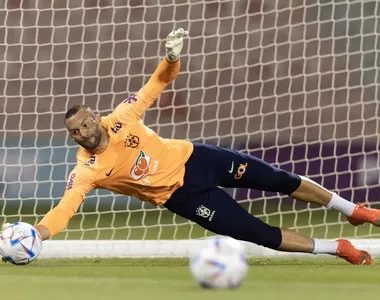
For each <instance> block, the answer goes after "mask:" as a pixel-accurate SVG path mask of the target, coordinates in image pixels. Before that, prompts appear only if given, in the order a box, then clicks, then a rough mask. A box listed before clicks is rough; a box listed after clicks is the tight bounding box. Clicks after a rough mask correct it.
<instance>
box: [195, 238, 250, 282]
mask: <svg viewBox="0 0 380 300" xmlns="http://www.w3.org/2000/svg"><path fill="white" fill-rule="evenodd" d="M190 270H191V273H192V275H193V277H194V279H195V280H196V281H197V282H198V283H199V284H200V285H201V287H203V288H219V289H232V288H237V287H238V286H240V284H241V283H242V282H243V280H244V279H245V277H246V276H247V272H248V264H247V260H246V258H245V255H244V247H243V246H242V245H241V243H240V242H238V241H237V240H235V239H232V238H230V237H214V238H211V239H210V241H209V243H208V246H207V247H205V248H203V249H201V250H200V251H198V252H197V253H196V254H195V255H194V256H193V257H191V259H190Z"/></svg>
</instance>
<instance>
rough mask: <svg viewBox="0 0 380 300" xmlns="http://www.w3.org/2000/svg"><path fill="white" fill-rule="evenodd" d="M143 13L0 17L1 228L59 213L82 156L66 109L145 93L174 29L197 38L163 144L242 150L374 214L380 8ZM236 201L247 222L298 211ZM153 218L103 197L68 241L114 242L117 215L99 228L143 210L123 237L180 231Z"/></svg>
mask: <svg viewBox="0 0 380 300" xmlns="http://www.w3.org/2000/svg"><path fill="white" fill-rule="evenodd" d="M143 2H144V3H143V4H141V3H140V1H121V0H114V1H108V0H104V1H83V3H82V2H81V1H65V2H59V1H53V2H51V1H35V2H28V1H8V2H5V3H6V4H4V2H2V3H1V4H0V5H3V7H0V16H1V18H2V19H3V20H5V21H4V25H3V26H1V27H0V41H1V42H0V70H2V75H1V76H0V87H1V90H3V93H2V95H1V96H0V98H1V99H0V122H1V123H2V124H4V126H3V129H2V130H1V131H0V134H1V136H2V139H1V141H2V142H1V145H0V174H1V175H0V176H1V182H2V183H1V185H0V191H1V194H2V197H1V198H2V199H6V200H2V203H1V205H2V206H1V207H2V215H3V216H8V217H9V216H14V217H19V216H26V217H31V218H32V217H35V215H36V213H38V214H39V216H41V214H42V213H43V212H45V211H46V209H47V208H49V207H51V206H52V205H53V204H54V203H57V201H58V200H59V199H60V196H61V195H62V193H63V191H64V188H65V183H66V175H67V174H68V172H69V170H70V169H71V168H72V167H73V166H74V164H75V153H76V149H77V147H76V146H75V145H74V144H73V143H72V142H71V141H70V140H69V138H68V137H67V134H66V132H65V129H64V126H63V118H64V113H65V111H66V109H67V108H69V107H70V106H71V105H73V104H77V103H82V104H86V105H88V106H90V107H92V108H94V109H95V110H96V111H98V112H100V113H101V114H103V115H104V114H106V113H109V112H110V111H111V110H112V109H113V108H114V107H115V106H116V105H117V104H118V103H119V102H121V101H122V100H123V99H124V98H126V97H127V96H128V95H129V94H130V93H133V92H136V91H137V90H138V89H139V88H140V87H141V86H142V85H143V84H144V83H145V82H146V80H147V79H148V78H149V75H150V74H151V73H152V72H153V71H154V69H155V66H156V65H157V63H158V62H159V59H160V58H161V57H163V55H164V47H163V43H164V42H163V41H164V39H165V37H166V35H167V34H168V33H169V32H170V31H171V30H173V29H174V28H178V27H183V28H187V29H188V30H189V31H190V38H189V39H188V40H187V41H186V42H185V47H184V50H183V53H184V55H183V58H182V69H181V73H180V75H179V77H178V79H177V80H176V81H175V83H174V84H173V85H172V87H171V88H169V89H167V90H166V91H165V92H164V93H163V95H162V96H161V98H160V99H159V101H158V102H157V103H156V104H155V105H154V106H153V107H152V108H151V109H150V111H149V112H148V113H147V114H146V116H145V118H144V120H145V124H146V125H148V126H149V127H151V128H152V129H154V130H155V131H157V132H158V133H159V134H160V135H161V136H163V137H174V138H186V139H191V140H193V141H201V142H206V143H215V144H219V145H222V146H226V147H232V148H235V149H243V150H247V151H249V152H251V153H252V154H255V155H257V156H259V157H262V158H264V159H265V160H267V161H268V162H271V163H274V164H276V165H278V166H280V167H283V168H285V169H288V170H292V171H294V172H297V173H299V174H304V175H307V176H310V177H311V178H313V179H315V180H317V181H318V182H320V183H322V184H323V185H325V186H326V187H328V188H331V189H334V190H335V191H339V192H341V194H342V195H343V196H344V197H346V198H347V199H349V200H352V201H353V200H354V199H356V200H360V201H362V200H369V201H378V200H379V199H378V194H379V188H378V183H379V174H378V153H377V148H378V142H379V139H378V132H379V118H378V116H379V105H378V83H379V76H378V67H379V56H378V51H379V47H380V44H379V41H378V34H379V31H380V25H379V22H377V19H378V16H379V13H380V12H379V11H378V6H377V5H376V1H366V2H365V3H364V4H362V3H361V1H358V2H355V3H351V4H348V3H347V2H344V1H335V2H336V3H334V4H333V3H332V2H331V1H319V2H318V5H316V4H315V3H314V1H297V0H295V1H291V2H290V3H291V4H289V3H288V1H283V2H282V1H265V3H264V2H261V1H259V0H256V1H190V2H189V1H175V3H176V5H173V3H174V2H173V1H154V0H151V1H143ZM4 5H6V6H4ZM271 197H272V198H274V197H273V195H272V196H271ZM20 199H21V201H20ZM99 199H100V200H99ZM237 199H238V200H242V201H244V200H246V199H255V202H254V206H250V204H247V205H249V207H250V209H251V211H252V212H255V210H257V211H258V212H260V211H262V208H263V206H265V209H267V211H266V213H267V214H270V211H271V209H273V212H275V211H276V210H279V209H280V210H283V211H294V209H296V208H297V207H296V206H295V204H294V203H293V202H292V201H289V203H286V201H284V202H285V203H284V202H281V207H279V204H278V203H279V202H276V201H275V200H273V202H271V203H272V204H271V205H269V207H270V206H273V208H268V207H267V206H266V201H264V200H263V199H264V198H263V194H262V193H256V192H247V191H245V190H241V191H238V192H237ZM4 201H5V202H4ZM297 205H300V206H299V207H300V208H305V206H302V204H297ZM146 208H149V209H152V207H151V206H150V205H149V204H142V203H140V202H138V201H130V199H129V198H128V197H125V196H116V197H115V196H114V195H112V194H110V193H108V192H105V191H96V192H93V193H91V194H90V196H89V197H88V200H87V201H86V205H85V207H84V208H83V209H84V210H86V211H87V214H86V218H82V217H79V219H78V220H77V223H75V222H74V223H73V224H74V225H73V226H74V227H73V228H85V227H86V222H89V225H88V226H89V227H88V228H90V227H91V226H92V227H94V224H95V225H99V224H108V225H104V226H103V227H109V229H110V230H111V227H112V226H115V224H117V220H116V219H117V218H115V214H108V216H105V217H104V218H105V220H104V221H102V220H101V219H100V218H99V216H96V212H99V211H102V210H103V211H109V210H111V209H116V210H120V211H122V212H123V214H120V215H118V217H120V220H123V219H125V218H130V215H129V216H128V211H132V210H134V211H135V213H134V214H132V216H133V217H132V218H135V220H132V221H130V222H132V223H129V224H134V223H133V222H136V224H135V225H136V226H137V227H140V228H139V230H137V229H136V230H137V231H135V232H134V233H133V234H132V235H130V233H126V232H127V231H128V230H127V229H125V230H126V231H123V234H121V235H120V236H119V237H124V236H125V235H126V236H128V237H130V238H132V237H134V238H148V237H157V235H159V236H161V237H162V235H160V234H161V233H159V232H161V231H160V230H162V228H161V229H157V230H158V231H159V232H158V231H157V232H158V233H157V232H156V231H155V229H153V228H151V229H150V230H148V231H149V232H148V231H147V230H146V229H144V228H145V227H146V226H150V225H151V226H154V224H156V223H157V222H161V224H162V223H165V220H167V223H168V224H169V223H173V219H172V217H170V216H167V217H164V218H162V212H158V213H157V214H156V213H155V212H154V211H152V212H151V213H149V215H146V214H145V213H144V211H143V209H146ZM91 211H92V212H93V214H91V213H90V212H91ZM306 213H307V214H308V215H310V213H309V212H306ZM104 215H107V214H104ZM157 216H161V219H160V218H159V217H157ZM278 217H279V215H278V214H276V215H275V218H278ZM314 217H318V213H315V214H314ZM110 218H111V219H110ZM112 218H113V219H112ZM141 218H144V221H143V223H141V222H140V221H138V220H140V219H141ZM302 218H306V219H307V217H300V220H302ZM332 218H337V216H336V215H333V217H332ZM306 219H305V220H306ZM273 221H274V222H277V221H278V220H277V219H275V220H273ZM283 221H284V220H282V222H283ZM324 221H326V219H325V220H324ZM335 221H336V220H335ZM102 222H105V223H102ZM121 222H122V221H121ZM289 222H290V221H289ZM305 222H309V223H310V219H308V220H306V221H305ZM316 222H318V221H316ZM285 223H286V222H285ZM75 224H76V225H77V227H75V226H76V225H75ZM124 224H125V223H124ZM147 224H148V225H147ZM316 224H317V223H316ZM140 225H141V226H140ZM137 227H136V228H137ZM186 230H188V229H186V227H185V229H184V232H187V231H186ZM89 231H90V230H89ZM111 231H112V230H111ZM367 231H368V230H367ZM119 232H120V231H119ZM128 232H129V231H128ZM152 232H153V233H152ZM340 233H341V232H340ZM76 234H78V237H81V238H86V237H84V236H83V233H80V231H79V229H78V231H77V233H76ZM94 234H95V235H94ZM94 234H92V235H91V237H94V236H95V237H96V238H100V237H101V233H100V232H99V231H96V232H95V233H94ZM112 234H113V235H112V237H118V236H117V235H116V236H115V235H114V234H115V232H114V231H112ZM323 234H324V233H321V235H323ZM184 235H189V234H188V233H184ZM200 235H201V234H200ZM73 236H74V235H72V237H73ZM164 236H165V237H169V238H170V237H173V232H172V231H170V232H169V233H167V235H164ZM174 236H175V234H174ZM177 236H181V235H180V234H178V235H177ZM66 237H67V236H66Z"/></svg>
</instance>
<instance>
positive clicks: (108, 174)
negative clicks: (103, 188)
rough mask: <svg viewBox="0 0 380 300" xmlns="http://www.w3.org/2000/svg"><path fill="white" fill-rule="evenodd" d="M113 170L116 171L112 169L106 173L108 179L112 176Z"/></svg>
mask: <svg viewBox="0 0 380 300" xmlns="http://www.w3.org/2000/svg"><path fill="white" fill-rule="evenodd" d="M113 169H114V168H112V169H111V171H109V172H108V173H106V176H107V177H108V176H110V175H111V173H112V171H113Z"/></svg>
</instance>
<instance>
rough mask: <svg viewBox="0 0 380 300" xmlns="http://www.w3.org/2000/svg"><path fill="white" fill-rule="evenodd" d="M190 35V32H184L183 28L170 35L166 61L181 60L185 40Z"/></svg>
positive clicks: (167, 40)
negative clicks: (180, 55)
mask: <svg viewBox="0 0 380 300" xmlns="http://www.w3.org/2000/svg"><path fill="white" fill-rule="evenodd" d="M188 34H189V32H188V31H185V30H183V28H180V29H177V30H174V31H172V32H170V33H169V35H168V37H167V38H166V44H165V49H166V59H167V60H168V61H170V62H175V61H177V60H178V59H179V54H180V53H181V50H182V47H183V38H184V37H185V36H187V35H188Z"/></svg>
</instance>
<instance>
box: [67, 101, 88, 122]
mask: <svg viewBox="0 0 380 300" xmlns="http://www.w3.org/2000/svg"><path fill="white" fill-rule="evenodd" d="M82 109H88V106H87V105H83V104H76V105H74V106H73V107H71V108H70V109H69V110H68V111H67V112H66V114H65V120H67V119H69V118H71V117H72V116H74V115H76V113H77V112H78V111H80V110H82Z"/></svg>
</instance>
